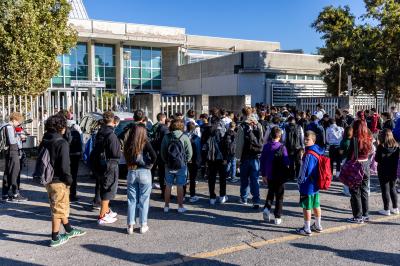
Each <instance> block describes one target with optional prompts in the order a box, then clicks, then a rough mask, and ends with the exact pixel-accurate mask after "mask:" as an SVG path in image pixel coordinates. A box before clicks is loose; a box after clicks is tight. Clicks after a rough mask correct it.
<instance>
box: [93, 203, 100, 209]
mask: <svg viewBox="0 0 400 266" xmlns="http://www.w3.org/2000/svg"><path fill="white" fill-rule="evenodd" d="M92 209H93V210H100V204H99V203H94V202H93V203H92Z"/></svg>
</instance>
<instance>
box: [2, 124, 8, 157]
mask: <svg viewBox="0 0 400 266" xmlns="http://www.w3.org/2000/svg"><path fill="white" fill-rule="evenodd" d="M7 125H8V124H5V125H2V126H1V127H0V152H1V151H5V150H7V149H8V140H7V139H8V138H7V132H6V131H7Z"/></svg>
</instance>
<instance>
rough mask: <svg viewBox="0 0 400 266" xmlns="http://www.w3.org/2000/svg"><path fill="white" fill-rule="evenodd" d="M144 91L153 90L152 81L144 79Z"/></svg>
mask: <svg viewBox="0 0 400 266" xmlns="http://www.w3.org/2000/svg"><path fill="white" fill-rule="evenodd" d="M142 89H143V90H151V79H148V80H146V79H142Z"/></svg>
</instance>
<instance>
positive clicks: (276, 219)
mask: <svg viewBox="0 0 400 266" xmlns="http://www.w3.org/2000/svg"><path fill="white" fill-rule="evenodd" d="M274 223H275V224H276V225H280V224H281V223H282V219H281V218H275V220H274Z"/></svg>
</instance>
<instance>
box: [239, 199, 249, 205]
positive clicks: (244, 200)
mask: <svg viewBox="0 0 400 266" xmlns="http://www.w3.org/2000/svg"><path fill="white" fill-rule="evenodd" d="M239 202H240V203H241V204H243V205H247V204H248V203H247V199H242V198H241V199H240V200H239Z"/></svg>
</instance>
